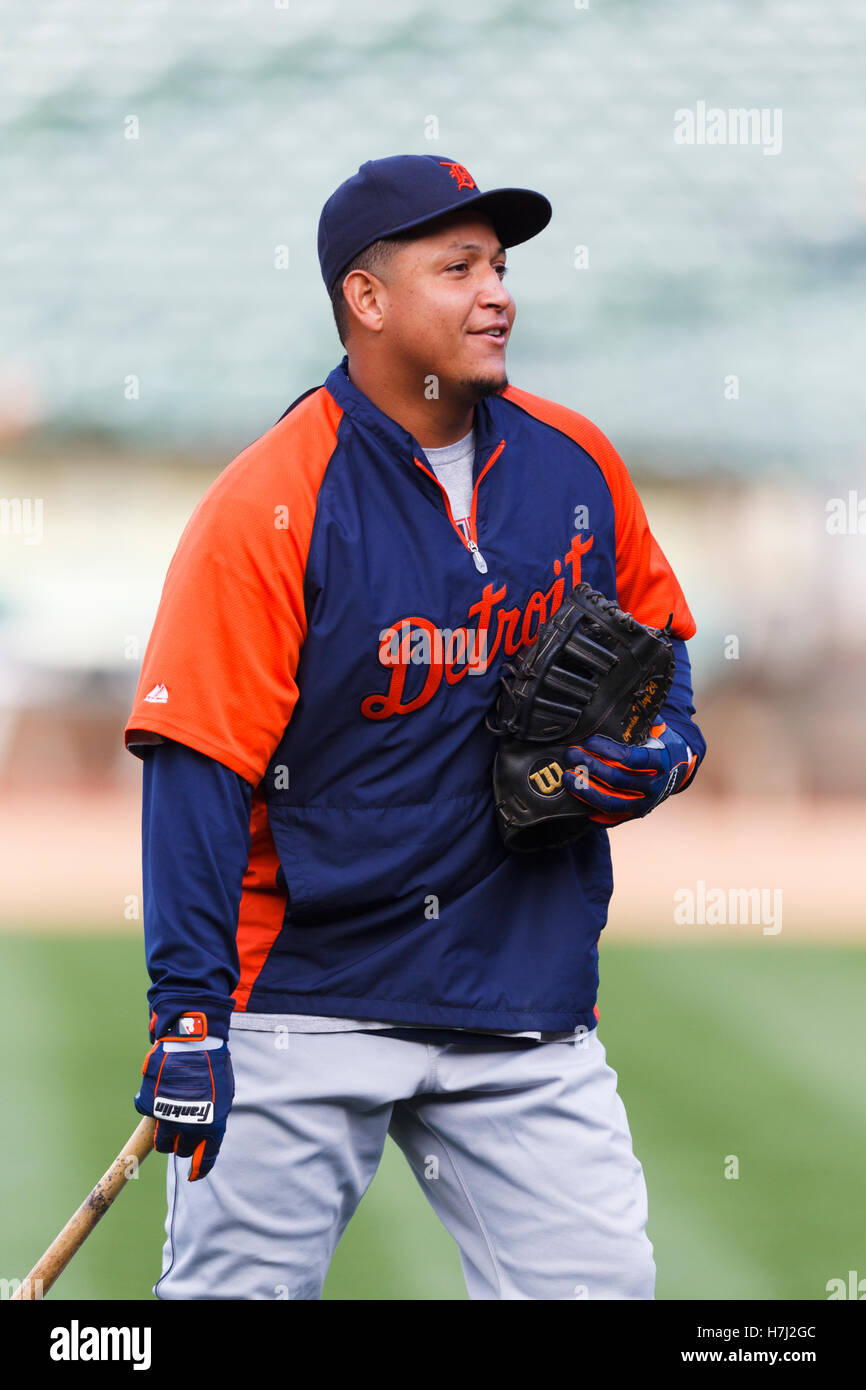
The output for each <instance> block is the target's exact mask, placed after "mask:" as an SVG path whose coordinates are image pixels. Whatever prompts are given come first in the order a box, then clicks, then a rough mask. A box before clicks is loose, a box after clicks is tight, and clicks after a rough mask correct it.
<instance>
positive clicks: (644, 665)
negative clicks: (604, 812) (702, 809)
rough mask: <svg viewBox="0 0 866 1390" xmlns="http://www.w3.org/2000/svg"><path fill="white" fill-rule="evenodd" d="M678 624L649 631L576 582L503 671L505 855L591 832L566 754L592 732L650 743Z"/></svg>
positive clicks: (497, 791) (500, 756)
mask: <svg viewBox="0 0 866 1390" xmlns="http://www.w3.org/2000/svg"><path fill="white" fill-rule="evenodd" d="M672 621H673V615H671V616H670V617H669V618H668V621H667V624H666V625H665V627H664V628H663V629H662V630H659V629H658V628H653V627H644V625H643V624H642V623H639V622H638V621H637V620H636V619H635V618H633V617H632V616H631V614H630V613H625V612H623V610H622V609H621V608H619V607H618V606H617V604H616V603H614V602H613V600H612V599H609V598H606V597H605V596H604V594H600V593H598V592H597V591H596V590H595V589H592V588H590V586H589V584H578V585H577V586H576V587H575V588H574V589H572V590H571V592H570V593H568V594H567V595H566V596H565V598H564V599H563V601H562V603H561V605H560V606H559V608H558V609H557V610H556V612H555V613H554V614H553V615H552V616H551V617H550V618H548V619H547V621H546V622H544V623H542V624H541V626H540V628H539V630H538V634H537V636H536V640H535V642H534V643H533V644H532V645H531V646H528V647H523V648H522V649H521V650H520V652H519V653H518V655H517V658H516V660H515V661H514V664H513V665H512V664H510V663H506V665H505V666H504V667H503V670H502V673H501V677H500V680H501V689H500V693H499V698H498V701H497V704H496V709H495V712H494V716H493V718H491V717H490V716H488V718H487V721H486V722H487V727H488V728H489V729H490V730H491V732H492V733H496V734H499V735H500V736H501V741H500V744H499V748H498V750H497V753H496V758H495V760H494V764H493V790H494V797H495V802H496V818H497V823H498V825H499V830H500V833H501V835H502V838H503V840H504V842H505V845H506V848H507V849H509V850H515V851H517V852H519V853H527V852H532V851H535V850H543V849H553V848H555V847H557V846H558V845H564V844H567V843H568V842H569V841H571V840H576V839H578V838H579V837H580V836H581V835H583V834H585V832H586V830H587V829H588V828H589V826H590V824H591V823H592V822H591V820H590V815H591V813H592V809H593V808H592V807H591V806H589V805H586V804H585V803H583V802H581V801H580V800H579V799H577V797H576V796H575V795H573V794H572V792H571V791H570V790H569V788H568V786H567V785H566V784H565V783H564V782H563V771H564V769H565V768H566V767H567V766H569V759H568V756H567V754H568V750H569V748H571V747H572V745H574V744H580V743H582V742H583V740H584V739H586V738H588V737H589V736H590V735H592V734H603V735H606V736H607V737H608V738H612V739H615V740H616V741H617V743H621V744H622V743H625V744H643V743H645V742H646V741H647V740H648V739H649V738H650V731H651V729H652V727H653V725H654V724H655V723H656V721H657V716H658V713H659V710H660V709H661V707H662V705H663V704H664V702H665V700H666V699H667V695H668V691H669V690H670V687H671V681H672V680H673V674H674V654H673V647H672V645H671V641H670V629H671V624H672ZM573 761H574V759H573V758H572V759H571V762H573Z"/></svg>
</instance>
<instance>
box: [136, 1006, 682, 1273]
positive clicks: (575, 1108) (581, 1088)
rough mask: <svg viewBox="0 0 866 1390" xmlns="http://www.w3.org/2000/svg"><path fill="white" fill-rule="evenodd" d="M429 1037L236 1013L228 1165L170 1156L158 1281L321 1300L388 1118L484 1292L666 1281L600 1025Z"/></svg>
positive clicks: (224, 1160) (223, 1153)
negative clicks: (551, 1036) (204, 1171)
mask: <svg viewBox="0 0 866 1390" xmlns="http://www.w3.org/2000/svg"><path fill="white" fill-rule="evenodd" d="M434 1036H436V1035H434V1034H431V1033H426V1032H425V1033H423V1034H421V1035H420V1036H419V1035H418V1034H417V1033H416V1031H415V1030H406V1032H404V1033H400V1034H399V1035H396V1036H395V1035H394V1034H392V1033H382V1032H363V1031H359V1032H350V1033H349V1032H341V1033H291V1034H287V1033H285V1032H283V1033H280V1032H277V1033H262V1032H251V1031H241V1030H240V1029H232V1031H231V1036H230V1039H229V1045H230V1048H231V1054H232V1062H233V1066H234V1070H235V1082H236V1095H235V1101H234V1106H233V1108H232V1111H231V1114H230V1116H229V1121H228V1127H227V1130H226V1136H225V1139H224V1141H223V1145H222V1148H221V1150H220V1154H219V1157H218V1159H217V1161H216V1165H215V1167H214V1169H213V1171H212V1172H211V1173H210V1174H209V1176H208V1177H207V1178H204V1179H201V1180H199V1181H198V1182H194V1183H190V1182H188V1181H187V1173H188V1170H189V1160H188V1159H178V1158H176V1157H174V1156H170V1157H169V1160H168V1215H167V1218H166V1237H167V1238H166V1242H165V1247H164V1250H163V1273H162V1276H161V1278H160V1279H159V1280H158V1282H157V1284H156V1288H155V1290H154V1292H155V1293H156V1295H157V1297H159V1298H161V1299H280V1298H283V1299H285V1298H289V1299H318V1298H320V1297H321V1291H322V1285H323V1283H324V1281H325V1277H326V1275H327V1272H328V1267H329V1265H330V1261H331V1257H332V1255H333V1253H334V1250H335V1249H336V1246H337V1243H338V1241H339V1239H340V1237H341V1236H342V1234H343V1231H344V1230H345V1228H346V1226H347V1224H348V1222H349V1220H350V1218H351V1217H352V1215H353V1213H354V1211H355V1209H356V1208H357V1206H358V1203H359V1202H360V1200H361V1198H362V1196H363V1195H364V1192H365V1191H366V1189H367V1187H368V1186H369V1184H370V1182H371V1181H372V1179H373V1176H374V1175H375V1172H376V1169H377V1167H378V1165H379V1161H380V1159H381V1156H382V1151H383V1148H384V1145H385V1139H386V1136H387V1135H388V1134H390V1135H391V1136H392V1138H393V1139H394V1141H395V1142H396V1143H397V1144H398V1145H399V1147H400V1148H401V1149H402V1151H403V1153H404V1154H405V1156H406V1158H407V1160H408V1162H409V1165H410V1167H411V1169H412V1171H413V1173H414V1174H415V1177H416V1178H417V1180H418V1184H419V1186H420V1187H421V1190H422V1191H423V1193H424V1195H425V1196H426V1197H427V1199H428V1201H429V1202H430V1203H431V1205H432V1207H433V1209H434V1211H435V1212H436V1215H437V1216H438V1217H439V1219H440V1220H441V1221H442V1223H443V1225H444V1226H445V1227H446V1229H447V1230H448V1231H449V1232H450V1234H451V1235H452V1236H453V1237H454V1240H455V1241H456V1242H457V1246H458V1249H459V1252H460V1259H461V1262H462V1266H463V1274H464V1277H465V1280H466V1288H467V1291H468V1294H469V1297H470V1299H544V1300H560V1299H584V1298H585V1299H651V1298H653V1296H654V1284H655V1263H654V1260H653V1247H652V1245H651V1243H650V1241H649V1239H648V1237H647V1235H646V1230H645V1226H646V1219H647V1196H646V1186H645V1183H644V1176H643V1171H642V1169H641V1166H640V1163H639V1162H638V1160H637V1159H636V1157H635V1155H634V1153H633V1150H632V1141H631V1135H630V1132H629V1128H628V1121H627V1119H626V1113H625V1107H624V1106H623V1103H622V1100H621V1099H620V1097H619V1095H618V1093H617V1089H616V1086H617V1077H616V1073H615V1072H614V1071H613V1070H612V1069H611V1067H610V1066H609V1065H608V1064H607V1061H606V1058H605V1050H604V1047H603V1045H602V1043H601V1042H600V1040H599V1038H598V1036H597V1030H596V1029H592V1030H590V1031H588V1032H583V1033H582V1034H580V1033H578V1034H577V1035H576V1038H575V1040H574V1041H565V1042H563V1041H555V1042H542V1043H533V1042H529V1043H526V1042H523V1043H515V1042H513V1041H511V1040H508V1039H504V1038H499V1039H497V1038H479V1037H477V1036H467V1037H466V1038H465V1040H464V1039H460V1040H459V1041H453V1039H454V1038H455V1034H454V1033H450V1034H448V1035H447V1036H448V1038H449V1039H452V1040H450V1041H448V1042H444V1041H437V1042H434V1041H431V1040H430V1039H431V1038H433V1037H434ZM439 1036H440V1038H441V1035H439Z"/></svg>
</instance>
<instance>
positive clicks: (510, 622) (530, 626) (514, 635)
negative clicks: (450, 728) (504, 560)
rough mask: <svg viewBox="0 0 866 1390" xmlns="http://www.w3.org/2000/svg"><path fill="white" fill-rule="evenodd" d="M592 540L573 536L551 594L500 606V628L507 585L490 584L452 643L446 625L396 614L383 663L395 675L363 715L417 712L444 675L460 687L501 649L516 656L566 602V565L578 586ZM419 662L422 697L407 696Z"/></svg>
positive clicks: (384, 640) (385, 638)
mask: <svg viewBox="0 0 866 1390" xmlns="http://www.w3.org/2000/svg"><path fill="white" fill-rule="evenodd" d="M593 539H594V538H593V537H592V536H587V538H586V540H583V539H582V538H581V536H580V535H575V536H572V539H571V545H570V547H569V549H568V550H567V552H566V554H565V555H564V557H563V559H561V560H554V562H553V573H554V575H555V578H554V581H553V584H552V585H551V586H550V588H549V589H548V590H547V591H546V592H542V591H541V590H540V589H536V590H535V592H534V593H532V594H530V595H529V598H528V599H527V600H526V604H525V606H524V608H523V609H520V608H517V607H515V608H505V607H498V608H497V609H496V614H495V617H496V624H495V631H494V630H493V618H494V607H495V606H496V605H499V604H502V603H503V601H504V599H505V597H506V591H507V585H505V584H503V585H502V586H501V587H500V588H498V589H494V587H493V585H492V584H485V586H484V588H483V589H482V591H481V597H480V599H479V600H478V601H477V603H473V604H472V605H471V607H470V608H469V610H468V612H467V614H466V626H465V627H459V628H454V629H453V630H452V629H448V634H449V640H448V641H447V643H446V642H443V640H442V634H443V631H444V629H442V628H438V627H435V626H434V624H433V623H432V622H431V621H430V620H429V618H423V617H419V616H417V615H413V616H412V617H401V618H395V619H394V622H393V623H392V624H391V626H390V627H389V628H385V630H384V631H383V632H382V633H381V634H380V636H379V652H378V657H379V664H380V665H381V666H382V667H384V669H385V670H386V671H388V672H389V673H390V681H389V685H388V689H387V691H386V692H385V693H384V694H378V693H377V694H372V695H367V696H366V697H365V698H364V699H363V700H362V701H361V713H362V714H363V715H364V717H365V718H366V719H390V718H391V716H392V715H394V714H412V713H413V712H414V711H415V710H416V709H421V708H422V706H423V705H426V704H428V703H429V702H430V701H431V700H432V699H433V697H434V695H435V694H436V693H437V691H438V690H439V689H440V687H441V685H442V678H443V676H444V678H445V681H446V683H447V684H448V685H457V684H458V682H459V681H462V680H463V678H464V676H467V675H469V674H476V675H483V674H484V673H486V672H488V671H489V670H490V668H491V666H492V664H493V660H494V658H495V656H496V654H497V652H498V651H499V649H500V647H501V648H502V651H503V652H504V653H505V655H506V656H513V655H514V654H515V652H517V651H518V650H519V649H520V647H522V646H528V645H529V644H530V643H532V642H534V641H535V639H536V637H537V636H538V629H539V627H540V626H541V624H542V623H543V622H544V621H545V620H546V619H547V618H549V617H550V616H551V615H552V614H553V613H555V612H556V610H557V609H558V608H559V606H560V604H561V603H562V599H563V595H564V593H565V583H566V580H565V576H564V575H563V570H564V568H565V567H566V566H568V565H570V566H571V583H572V587H575V586H576V585H578V584H579V583H580V577H581V560H582V557H583V556H584V555H585V554H586V552H587V551H588V550H591V549H592V543H593ZM473 618H474V619H475V622H474V623H473V621H472V620H473ZM414 653H418V655H413V654H414ZM422 657H423V659H422ZM418 666H422V667H424V668H426V675H425V678H424V684H423V687H422V689H421V690H420V691H419V693H418V694H417V695H412V696H409V697H408V698H407V697H406V694H407V692H406V683H407V679H408V678H409V674H410V672H411V671H413V670H415V669H416V668H417V667H418Z"/></svg>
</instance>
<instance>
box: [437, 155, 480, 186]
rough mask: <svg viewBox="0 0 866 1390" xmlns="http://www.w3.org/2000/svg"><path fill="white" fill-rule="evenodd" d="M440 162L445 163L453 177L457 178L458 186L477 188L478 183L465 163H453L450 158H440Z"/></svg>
mask: <svg viewBox="0 0 866 1390" xmlns="http://www.w3.org/2000/svg"><path fill="white" fill-rule="evenodd" d="M439 163H440V164H444V165H445V168H446V169H447V170H448V172H449V174H450V175H451V177H452V179H456V180H457V187H458V188H475V187H476V183H475V180H474V179H473V177H472V175H471V174H470V172H469V170H468V169H467V168H466V165H465V164H452V162H451V161H450V160H448V159H440V161H439Z"/></svg>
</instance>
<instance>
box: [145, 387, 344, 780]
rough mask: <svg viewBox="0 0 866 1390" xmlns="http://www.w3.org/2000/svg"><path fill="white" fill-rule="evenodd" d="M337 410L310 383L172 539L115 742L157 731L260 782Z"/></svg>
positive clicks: (282, 721) (282, 720) (287, 707)
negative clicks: (121, 729) (174, 540)
mask: <svg viewBox="0 0 866 1390" xmlns="http://www.w3.org/2000/svg"><path fill="white" fill-rule="evenodd" d="M339 418H340V409H339V407H338V406H337V405H336V404H335V402H334V401H333V400H332V398H331V397H330V395H329V394H328V393H327V392H326V391H324V390H320V391H317V392H314V393H313V394H312V395H311V396H308V397H307V398H306V399H305V400H303V401H302V402H301V404H300V405H298V406H297V407H296V408H295V409H294V410H292V411H290V412H289V414H288V415H286V416H284V417H283V418H282V419H281V420H279V421H278V422H277V424H276V425H274V426H273V428H272V429H270V430H268V431H267V433H266V434H264V435H262V437H261V438H260V439H257V440H256V441H255V442H254V443H253V444H251V445H250V446H249V447H248V448H247V449H245V450H244V451H243V453H241V454H239V455H238V457H237V458H236V459H235V460H234V462H233V463H231V464H229V466H228V467H227V468H226V469H225V470H224V471H223V472H222V473H221V474H220V476H219V477H218V478H217V479H216V481H215V482H214V483H213V484H212V485H211V487H210V488H209V489H208V491H207V492H206V493H205V495H204V497H203V498H202V500H201V501H200V502H199V504H198V506H197V507H196V509H195V511H194V512H193V514H192V516H191V517H190V520H189V522H188V523H187V525H186V528H185V530H184V532H183V535H182V536H181V538H180V541H179V543H178V546H177V550H176V551H175V553H174V556H173V558H172V561H171V564H170V565H169V568H168V572H167V574H166V578H165V584H164V586H163V591H162V597H161V599H160V603H159V608H158V610H157V615H156V620H155V622H154V625H153V629H152V631H151V634H150V639H149V641H148V644H147V649H146V651H145V654H144V661H143V662H142V667H141V674H140V676H139V680H138V686H137V689H136V693H135V699H134V702H133V707H132V712H131V714H130V717H129V720H128V722H127V725H126V729H125V731H124V741H125V743H126V746H127V748H129V749H131V751H133V752H135V751H136V748H137V747H138V746H140V745H141V744H146V743H152V742H154V741H157V742H158V741H159V740H160V738H161V737H165V738H171V739H175V740H177V742H179V743H183V744H186V745H187V746H188V747H190V748H195V749H197V750H198V751H199V752H201V753H205V754H207V755H208V756H209V757H211V758H215V759H216V760H217V761H218V762H221V763H224V764H225V765H226V766H227V767H230V768H232V770H233V771H235V772H237V773H239V774H240V775H241V776H242V777H244V778H246V779H247V781H249V782H251V783H252V784H253V785H254V786H255V785H257V784H258V782H260V781H261V778H262V776H263V775H264V772H265V770H266V768H267V765H268V762H269V761H270V758H271V756H272V754H273V751H274V749H275V748H276V746H277V744H278V743H279V741H280V738H281V737H282V735H283V732H284V731H285V728H286V725H287V724H288V723H289V721H290V719H291V716H292V711H293V709H294V707H295V704H296V702H297V698H298V688H297V685H296V683H295V673H296V671H297V665H298V659H299V656H300V652H301V648H302V646H303V643H304V639H305V637H306V613H305V606H304V575H305V572H306V566H307V556H308V552H309V547H310V538H311V535H312V529H313V522H314V520H315V514H316V503H317V498H318V492H319V487H320V486H321V481H322V478H323V476H324V473H325V469H326V468H327V465H328V462H329V460H330V457H331V455H332V453H333V451H334V448H335V445H336V431H337V425H338V423H339Z"/></svg>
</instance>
